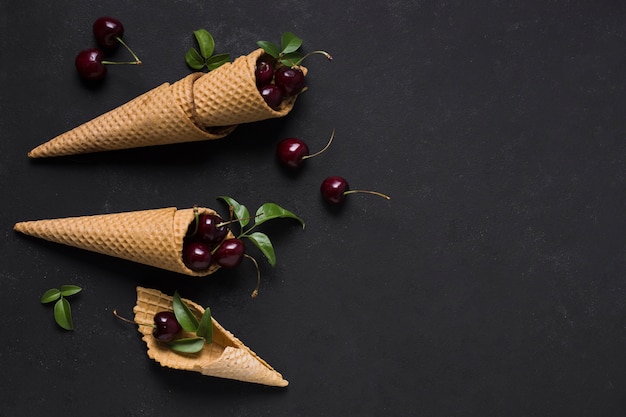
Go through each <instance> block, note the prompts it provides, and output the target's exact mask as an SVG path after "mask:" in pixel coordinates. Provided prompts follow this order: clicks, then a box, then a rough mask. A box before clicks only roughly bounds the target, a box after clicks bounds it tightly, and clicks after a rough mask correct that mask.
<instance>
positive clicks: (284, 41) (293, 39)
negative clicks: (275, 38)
mask: <svg viewBox="0 0 626 417" xmlns="http://www.w3.org/2000/svg"><path fill="white" fill-rule="evenodd" d="M280 43H281V47H282V53H283V54H288V53H290V52H295V51H297V50H298V48H300V46H302V39H300V38H298V37H297V36H296V35H294V34H293V33H291V32H285V33H283V36H282V38H281V42H280Z"/></svg>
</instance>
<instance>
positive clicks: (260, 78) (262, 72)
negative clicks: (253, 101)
mask: <svg viewBox="0 0 626 417" xmlns="http://www.w3.org/2000/svg"><path fill="white" fill-rule="evenodd" d="M254 76H255V78H256V84H257V85H259V86H261V85H267V84H269V83H271V82H272V80H273V79H274V66H273V65H272V64H271V63H270V62H268V61H266V60H264V59H259V60H258V61H257V63H256V68H255V69H254Z"/></svg>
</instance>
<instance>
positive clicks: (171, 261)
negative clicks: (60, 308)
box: [14, 207, 232, 276]
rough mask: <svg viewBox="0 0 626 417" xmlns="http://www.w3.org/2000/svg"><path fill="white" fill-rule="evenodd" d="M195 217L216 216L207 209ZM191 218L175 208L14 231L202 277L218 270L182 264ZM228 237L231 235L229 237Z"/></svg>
mask: <svg viewBox="0 0 626 417" xmlns="http://www.w3.org/2000/svg"><path fill="white" fill-rule="evenodd" d="M197 210H198V212H199V213H211V214H216V213H215V211H213V210H211V209H208V208H200V207H199V208H198V209H197ZM194 218H195V214H194V209H193V208H190V209H183V210H178V209H176V208H175V207H170V208H163V209H153V210H141V211H131V212H124V213H113V214H100V215H92V216H79V217H66V218H61V219H47V220H35V221H26V222H20V223H17V224H15V226H14V230H16V231H18V232H20V233H24V234H26V235H30V236H34V237H38V238H41V239H45V240H49V241H51V242H56V243H61V244H64V245H69V246H73V247H76V248H80V249H85V250H89V251H92V252H97V253H102V254H105V255H110V256H115V257H117V258H122V259H127V260H129V261H134V262H139V263H142V264H145V265H150V266H154V267H157V268H162V269H166V270H168V271H174V272H178V273H180V274H185V275H191V276H206V275H209V274H212V273H213V272H215V271H216V270H217V269H218V266H216V265H211V267H210V268H209V269H208V270H207V271H203V272H195V271H192V270H191V269H189V268H187V266H185V264H184V263H183V261H182V248H183V240H184V238H185V235H186V234H187V231H188V228H189V225H190V224H191V223H192V222H193V220H194ZM229 236H230V237H232V234H230V233H229Z"/></svg>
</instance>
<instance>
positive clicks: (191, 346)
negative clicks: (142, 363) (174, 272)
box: [168, 291, 213, 353]
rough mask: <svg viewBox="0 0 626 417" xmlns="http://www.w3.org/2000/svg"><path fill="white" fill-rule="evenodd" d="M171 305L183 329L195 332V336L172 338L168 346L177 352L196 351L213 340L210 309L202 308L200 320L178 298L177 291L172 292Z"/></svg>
mask: <svg viewBox="0 0 626 417" xmlns="http://www.w3.org/2000/svg"><path fill="white" fill-rule="evenodd" d="M172 307H173V310H174V315H175V316H176V320H178V323H180V326H181V327H182V328H183V330H185V331H187V332H189V333H195V334H196V335H195V336H190V337H184V338H180V339H176V340H173V341H171V342H169V343H168V346H169V347H170V348H171V349H172V350H174V351H176V352H179V353H198V352H200V351H201V350H202V348H203V347H204V345H205V344H207V343H212V341H213V320H212V319H211V309H209V308H208V307H207V308H206V309H205V310H204V313H203V314H202V317H201V318H200V320H198V318H197V317H196V316H195V315H194V314H193V313H192V312H191V310H190V309H189V306H187V304H185V303H184V302H183V300H182V299H181V298H180V294H178V291H176V292H175V293H174V297H173V300H172Z"/></svg>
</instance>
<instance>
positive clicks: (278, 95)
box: [259, 84, 283, 109]
mask: <svg viewBox="0 0 626 417" xmlns="http://www.w3.org/2000/svg"><path fill="white" fill-rule="evenodd" d="M259 92H260V93H261V97H263V100H265V102H266V103H267V105H268V106H270V107H271V108H273V109H277V108H278V107H280V103H281V102H282V101H283V93H282V91H280V88H278V86H276V85H275V84H268V85H265V86H263V87H260V88H259Z"/></svg>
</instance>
